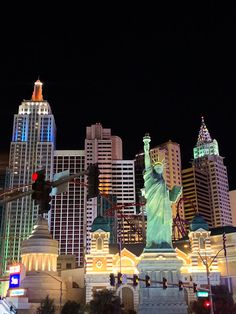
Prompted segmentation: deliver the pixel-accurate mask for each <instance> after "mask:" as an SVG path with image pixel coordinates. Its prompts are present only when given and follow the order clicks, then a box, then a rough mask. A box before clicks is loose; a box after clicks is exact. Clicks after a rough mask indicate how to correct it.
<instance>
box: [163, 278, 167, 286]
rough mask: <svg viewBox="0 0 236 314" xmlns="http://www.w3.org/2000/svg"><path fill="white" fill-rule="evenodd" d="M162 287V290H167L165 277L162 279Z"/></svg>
mask: <svg viewBox="0 0 236 314" xmlns="http://www.w3.org/2000/svg"><path fill="white" fill-rule="evenodd" d="M162 287H163V289H166V288H167V279H166V278H165V277H163V279H162Z"/></svg>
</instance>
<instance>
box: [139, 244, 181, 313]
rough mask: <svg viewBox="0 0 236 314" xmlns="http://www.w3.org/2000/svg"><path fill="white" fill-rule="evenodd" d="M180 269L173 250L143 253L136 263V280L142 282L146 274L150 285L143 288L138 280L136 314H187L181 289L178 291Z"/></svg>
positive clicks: (179, 262) (145, 251) (155, 250)
mask: <svg viewBox="0 0 236 314" xmlns="http://www.w3.org/2000/svg"><path fill="white" fill-rule="evenodd" d="M181 266H182V261H181V260H179V259H177V254H176V252H175V251H174V249H145V250H144V253H143V254H142V256H141V260H140V262H139V264H138V270H139V277H140V278H141V279H145V275H148V276H149V277H150V279H151V286H150V287H148V288H146V285H145V282H143V281H139V283H140V290H139V308H138V313H139V314H144V313H148V314H156V313H158V314H171V313H174V314H187V303H186V301H185V298H184V290H182V291H179V288H178V282H179V279H180V277H179V274H180V267H181ZM163 277H165V278H166V279H167V286H168V287H167V289H163V286H162V279H163ZM153 281H159V282H160V283H155V282H153ZM168 283H169V285H168ZM170 283H175V284H176V285H175V286H172V285H171V284H170Z"/></svg>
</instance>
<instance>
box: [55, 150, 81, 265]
mask: <svg viewBox="0 0 236 314" xmlns="http://www.w3.org/2000/svg"><path fill="white" fill-rule="evenodd" d="M84 163H85V152H84V150H56V151H55V154H54V173H60V172H62V171H65V170H69V175H72V174H75V173H80V172H82V171H84ZM85 200H86V198H85V187H84V176H81V177H78V178H77V179H76V180H73V181H72V182H68V191H67V192H66V193H61V194H58V195H57V196H56V197H55V198H54V199H53V200H52V209H51V233H52V235H53V238H54V239H56V240H58V244H59V254H61V255H64V254H71V255H75V257H76V262H77V266H83V261H84V244H85V238H84V236H85V230H86V225H85Z"/></svg>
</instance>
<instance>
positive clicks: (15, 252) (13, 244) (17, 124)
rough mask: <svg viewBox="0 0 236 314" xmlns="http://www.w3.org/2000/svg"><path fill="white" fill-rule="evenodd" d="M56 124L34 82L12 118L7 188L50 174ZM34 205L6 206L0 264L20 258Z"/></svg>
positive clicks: (33, 217) (24, 201) (29, 202)
mask: <svg viewBox="0 0 236 314" xmlns="http://www.w3.org/2000/svg"><path fill="white" fill-rule="evenodd" d="M55 135H56V125H55V121H54V116H53V115H52V111H51V108H50V105H49V103H48V102H47V101H45V100H43V94H42V83H41V82H40V81H39V80H37V81H36V82H35V84H34V90H33V94H32V98H31V100H23V101H22V103H21V105H20V106H19V110H18V114H15V116H14V124H13V134H12V141H11V144H10V155H9V178H8V180H7V181H8V182H9V184H8V188H10V189H13V188H16V187H19V186H21V187H24V190H25V191H27V189H28V185H30V184H31V183H32V173H33V172H34V171H36V170H39V169H43V168H45V170H46V178H47V179H49V180H51V179H52V174H53V155H54V149H55ZM37 214H38V206H34V203H33V201H32V200H31V196H27V197H23V198H20V199H17V200H16V201H13V202H11V203H8V204H7V205H6V212H5V219H4V223H5V224H4V238H5V242H4V261H3V262H4V264H5V268H6V265H7V263H8V262H10V261H12V260H14V261H19V259H20V245H21V241H22V240H23V239H25V238H26V237H27V236H28V235H30V233H31V231H32V227H33V225H34V223H35V221H36V218H37Z"/></svg>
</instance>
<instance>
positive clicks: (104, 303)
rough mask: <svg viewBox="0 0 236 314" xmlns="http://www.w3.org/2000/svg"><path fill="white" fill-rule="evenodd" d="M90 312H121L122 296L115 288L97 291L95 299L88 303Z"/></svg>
mask: <svg viewBox="0 0 236 314" xmlns="http://www.w3.org/2000/svg"><path fill="white" fill-rule="evenodd" d="M88 312H89V313H90V314H121V313H122V312H121V302H120V298H119V297H118V296H116V295H115V294H114V291H113V290H108V289H103V290H100V291H96V292H95V293H94V296H93V300H91V301H90V303H89V304H88Z"/></svg>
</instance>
